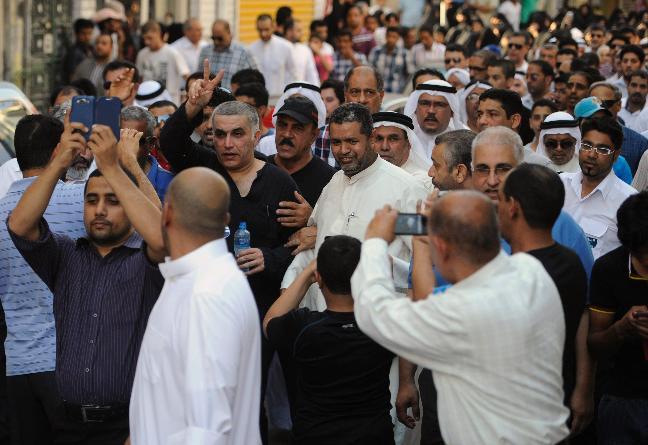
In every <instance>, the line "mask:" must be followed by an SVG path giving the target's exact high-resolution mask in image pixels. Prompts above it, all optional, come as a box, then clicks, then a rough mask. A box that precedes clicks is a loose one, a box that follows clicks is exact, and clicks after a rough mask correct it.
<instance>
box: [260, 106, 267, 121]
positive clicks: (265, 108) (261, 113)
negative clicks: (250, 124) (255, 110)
mask: <svg viewBox="0 0 648 445" xmlns="http://www.w3.org/2000/svg"><path fill="white" fill-rule="evenodd" d="M267 113H268V107H267V106H265V105H261V106H260V107H259V115H260V116H261V118H265V115H266V114H267Z"/></svg>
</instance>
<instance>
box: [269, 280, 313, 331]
mask: <svg viewBox="0 0 648 445" xmlns="http://www.w3.org/2000/svg"><path fill="white" fill-rule="evenodd" d="M311 275H312V271H311V270H310V268H306V269H304V270H303V271H302V272H301V273H300V274H299V276H298V277H297V279H295V281H294V282H293V283H292V284H291V285H290V286H288V288H287V289H285V290H284V291H283V293H282V294H281V295H280V296H279V298H277V300H276V301H275V302H274V303H273V304H272V306H270V309H268V312H267V313H266V316H265V318H264V319H263V332H264V333H265V332H266V327H267V326H268V323H269V322H270V320H272V319H273V318H275V317H281V316H282V315H284V314H287V313H288V312H290V311H291V310H293V309H295V308H297V307H298V306H299V303H301V301H302V300H303V299H304V295H306V292H308V288H309V287H310V286H311V284H312V282H311Z"/></svg>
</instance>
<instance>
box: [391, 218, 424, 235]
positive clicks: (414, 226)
mask: <svg viewBox="0 0 648 445" xmlns="http://www.w3.org/2000/svg"><path fill="white" fill-rule="evenodd" d="M394 233H395V234H396V235H425V234H427V218H426V217H425V216H423V215H419V214H418V213H399V214H398V218H397V219H396V227H395V228H394Z"/></svg>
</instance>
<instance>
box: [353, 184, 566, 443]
mask: <svg viewBox="0 0 648 445" xmlns="http://www.w3.org/2000/svg"><path fill="white" fill-rule="evenodd" d="M430 207H431V209H430V213H429V214H428V223H427V231H428V235H427V237H417V238H418V239H415V240H414V241H413V244H415V247H414V249H415V250H417V249H423V250H425V249H428V251H427V253H428V255H427V256H426V255H422V257H426V258H427V260H426V264H421V265H419V266H420V267H427V268H428V270H429V271H430V272H431V271H432V262H434V265H435V266H436V268H437V270H438V271H439V272H440V274H441V275H442V276H443V278H445V279H446V280H447V281H448V282H450V283H452V284H453V286H452V287H449V288H448V287H446V288H445V289H443V290H441V291H440V292H437V293H444V294H445V295H443V296H442V297H439V296H438V295H433V288H434V284H435V283H434V274H433V273H429V274H428V275H429V277H430V280H431V282H430V283H428V286H427V288H426V289H417V283H416V282H415V289H414V292H415V294H418V293H425V295H428V297H427V298H425V299H423V300H420V301H412V300H410V299H408V298H398V297H397V296H396V293H395V289H394V285H393V279H392V276H391V265H390V258H389V255H388V253H387V247H388V245H389V243H390V242H392V241H393V240H394V237H395V235H394V228H395V225H396V219H397V217H398V213H397V212H396V211H395V210H392V209H391V208H390V207H389V206H385V208H383V209H381V210H378V211H377V212H376V216H375V217H374V219H373V220H372V221H371V222H370V223H369V226H368V228H367V232H366V235H365V242H364V243H363V245H362V253H361V256H360V263H359V264H358V267H357V269H356V270H355V273H354V274H353V277H352V279H351V293H352V295H353V299H354V311H355V316H356V321H357V323H358V327H359V328H360V329H361V330H362V331H363V332H364V333H365V334H367V335H368V336H369V337H370V338H372V339H373V340H374V341H376V342H377V343H379V344H380V345H382V346H383V347H385V348H387V349H389V350H390V351H392V352H394V353H396V354H397V355H398V356H400V357H403V358H405V359H406V360H408V361H411V362H413V363H418V364H420V365H421V366H423V367H425V368H427V369H431V370H432V371H433V372H434V380H435V381H434V384H435V386H436V389H437V392H438V402H437V403H438V411H439V424H440V426H441V433H442V435H443V440H444V442H445V443H447V444H448V445H453V444H468V443H470V444H473V443H524V444H538V445H540V444H547V443H557V442H560V441H561V440H562V439H564V438H565V437H566V436H567V434H568V431H567V427H566V426H565V422H566V420H567V417H568V416H569V411H568V410H567V409H566V408H565V407H564V406H563V390H562V377H561V370H562V353H563V345H564V341H565V322H564V316H563V310H562V305H561V303H560V297H559V295H558V291H557V290H556V286H555V285H554V283H553V281H552V279H551V277H550V276H549V275H548V274H547V272H546V271H545V269H544V267H543V266H542V264H541V263H540V262H539V261H538V260H537V259H535V258H533V257H531V256H530V255H527V254H525V253H518V254H515V255H512V256H506V254H505V253H503V252H502V251H501V250H500V241H499V230H498V224H497V216H496V214H495V206H494V205H493V204H492V202H491V201H490V200H489V199H488V197H486V196H485V195H483V194H481V193H478V192H475V191H453V192H450V193H448V194H447V195H444V196H443V197H441V198H439V199H438V200H433V201H432V203H431V206H430ZM416 258H417V257H415V261H416ZM416 267H418V266H416ZM529 382H533V385H529ZM456 413H462V414H461V415H460V416H458V415H456ZM465 419H470V422H465Z"/></svg>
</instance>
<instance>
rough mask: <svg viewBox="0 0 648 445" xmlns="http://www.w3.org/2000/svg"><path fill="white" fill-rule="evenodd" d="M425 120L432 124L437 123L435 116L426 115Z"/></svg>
mask: <svg viewBox="0 0 648 445" xmlns="http://www.w3.org/2000/svg"><path fill="white" fill-rule="evenodd" d="M425 120H426V121H432V122H438V119H437V118H436V116H435V115H434V114H428V115H427V116H425Z"/></svg>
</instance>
